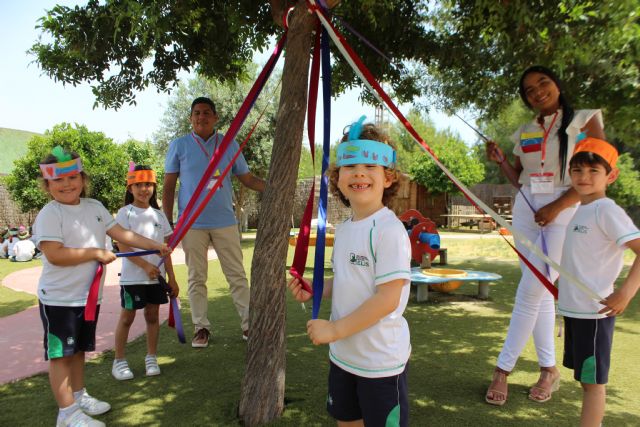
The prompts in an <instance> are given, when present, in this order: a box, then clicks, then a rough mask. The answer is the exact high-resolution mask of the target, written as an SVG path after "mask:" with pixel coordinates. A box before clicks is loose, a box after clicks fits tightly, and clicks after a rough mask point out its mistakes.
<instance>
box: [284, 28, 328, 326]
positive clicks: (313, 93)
mask: <svg viewBox="0 0 640 427" xmlns="http://www.w3.org/2000/svg"><path fill="white" fill-rule="evenodd" d="M320 29H321V26H320V23H319V22H318V25H317V27H316V37H315V41H314V45H313V58H312V61H311V75H310V77H309V102H308V106H307V136H308V138H309V151H310V152H311V164H312V165H313V176H315V164H316V162H315V158H316V157H315V145H316V132H315V129H316V103H317V100H318V81H319V80H320ZM315 189H316V181H315V179H314V180H313V181H312V182H311V189H310V190H309V197H308V198H307V204H306V206H305V209H304V213H303V214H302V220H301V221H300V230H299V232H298V237H297V239H296V248H295V252H294V255H293V262H292V263H291V268H290V269H289V274H291V276H292V277H295V278H296V279H298V281H299V282H300V284H301V285H302V288H303V289H304V290H305V291H307V292H309V293H310V294H314V292H313V289H312V288H311V287H310V286H309V284H308V283H307V281H306V280H305V279H304V277H303V275H304V270H305V267H306V264H307V255H308V253H309V237H310V235H311V216H312V214H313V200H314V198H315V194H316V191H315ZM317 245H318V241H317V237H316V248H317V247H318V246H317ZM316 250H317V249H316ZM314 318H315V317H314Z"/></svg>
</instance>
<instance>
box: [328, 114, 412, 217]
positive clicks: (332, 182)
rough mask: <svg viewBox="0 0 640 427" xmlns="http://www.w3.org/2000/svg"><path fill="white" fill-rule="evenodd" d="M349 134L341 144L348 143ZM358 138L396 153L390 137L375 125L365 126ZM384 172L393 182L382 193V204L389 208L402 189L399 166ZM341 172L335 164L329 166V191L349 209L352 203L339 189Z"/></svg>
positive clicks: (346, 134) (343, 138)
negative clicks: (399, 179)
mask: <svg viewBox="0 0 640 427" xmlns="http://www.w3.org/2000/svg"><path fill="white" fill-rule="evenodd" d="M348 134H349V132H346V133H345V134H344V136H343V137H342V140H341V143H343V142H345V141H348V139H349V135H348ZM358 138H359V139H368V140H372V141H379V142H382V143H383V144H387V145H389V146H390V147H391V148H393V150H394V151H396V146H395V143H393V141H391V140H390V139H389V136H388V135H387V134H386V133H384V131H382V129H380V128H379V127H377V126H376V125H374V124H373V123H367V124H363V125H362V131H361V132H360V136H359V137H358ZM384 170H385V173H386V174H387V176H389V177H390V178H391V180H392V183H391V186H389V188H385V189H384V192H383V193H382V204H383V205H385V206H388V204H389V202H390V201H391V199H393V197H394V196H395V195H396V194H397V193H398V188H399V187H400V184H399V183H398V176H399V171H398V168H397V166H394V168H393V169H391V168H387V167H385V168H384ZM339 171H340V167H339V166H337V165H336V164H335V163H332V164H331V165H330V166H329V170H328V171H327V174H328V177H329V189H330V190H331V194H333V195H334V196H336V197H337V198H338V199H340V201H341V202H342V204H344V205H345V206H347V207H351V203H349V200H348V199H347V198H346V197H345V196H344V194H342V192H341V191H340V189H339V188H338V175H339Z"/></svg>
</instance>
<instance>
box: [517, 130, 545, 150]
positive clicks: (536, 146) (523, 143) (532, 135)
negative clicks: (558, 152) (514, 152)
mask: <svg viewBox="0 0 640 427" xmlns="http://www.w3.org/2000/svg"><path fill="white" fill-rule="evenodd" d="M543 138H544V133H542V132H526V133H525V132H523V133H522V134H520V147H521V148H522V151H523V152H525V153H533V152H536V151H540V150H541V149H542V139H543Z"/></svg>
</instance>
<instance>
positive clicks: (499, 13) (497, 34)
mask: <svg viewBox="0 0 640 427" xmlns="http://www.w3.org/2000/svg"><path fill="white" fill-rule="evenodd" d="M638 16H640V3H638V2H637V1H636V0H608V1H590V0H589V1H587V0H582V1H581V0H577V1H576V0H561V1H558V0H535V1H531V0H509V1H495V0H482V1H477V0H455V1H442V2H441V3H440V7H439V8H437V9H436V10H434V11H433V13H432V15H431V23H432V25H433V27H434V28H435V32H436V33H437V41H436V44H437V45H438V46H439V50H437V51H434V52H428V51H425V52H424V54H425V55H426V57H425V58H423V62H424V63H425V64H428V74H429V75H430V76H431V78H430V81H429V83H430V86H429V89H428V92H429V93H430V94H431V95H435V96H436V97H437V98H438V99H439V100H440V102H441V104H443V105H444V106H445V107H447V108H448V109H450V110H456V109H459V108H463V107H468V106H475V107H476V108H478V109H479V110H481V111H482V112H483V113H484V114H485V116H490V115H496V114H498V113H499V112H500V111H501V110H503V109H504V108H505V106H507V105H509V104H510V102H511V100H512V99H513V98H514V97H516V96H517V95H516V94H517V84H518V80H519V77H520V74H521V73H522V71H523V70H524V69H525V68H527V67H528V66H530V65H533V64H543V65H546V66H548V67H550V68H552V69H554V70H555V71H556V72H557V73H558V74H559V75H560V77H561V78H562V79H563V81H564V83H565V86H566V92H567V94H568V95H569V98H570V99H571V100H572V102H573V104H574V106H575V107H577V108H602V109H603V110H604V115H605V122H606V125H607V129H606V130H607V135H608V137H609V138H616V139H618V140H622V141H624V143H625V144H626V145H637V144H638V143H639V142H640V119H639V118H638V117H639V116H640V114H639V113H640V111H639V107H638V106H639V105H640V90H639V89H640V20H639V19H638ZM429 60H431V61H429Z"/></svg>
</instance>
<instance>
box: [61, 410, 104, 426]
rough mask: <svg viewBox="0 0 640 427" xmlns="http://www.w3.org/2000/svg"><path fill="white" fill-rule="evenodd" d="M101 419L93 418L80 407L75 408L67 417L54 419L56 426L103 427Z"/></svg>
mask: <svg viewBox="0 0 640 427" xmlns="http://www.w3.org/2000/svg"><path fill="white" fill-rule="evenodd" d="M105 426H106V424H105V423H103V422H102V421H98V420H95V419H93V418H91V417H90V416H88V415H87V414H85V413H84V412H82V410H81V409H78V410H76V411H75V412H73V413H72V414H71V415H69V416H68V417H67V418H64V419H60V418H58V420H57V421H56V427H105Z"/></svg>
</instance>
